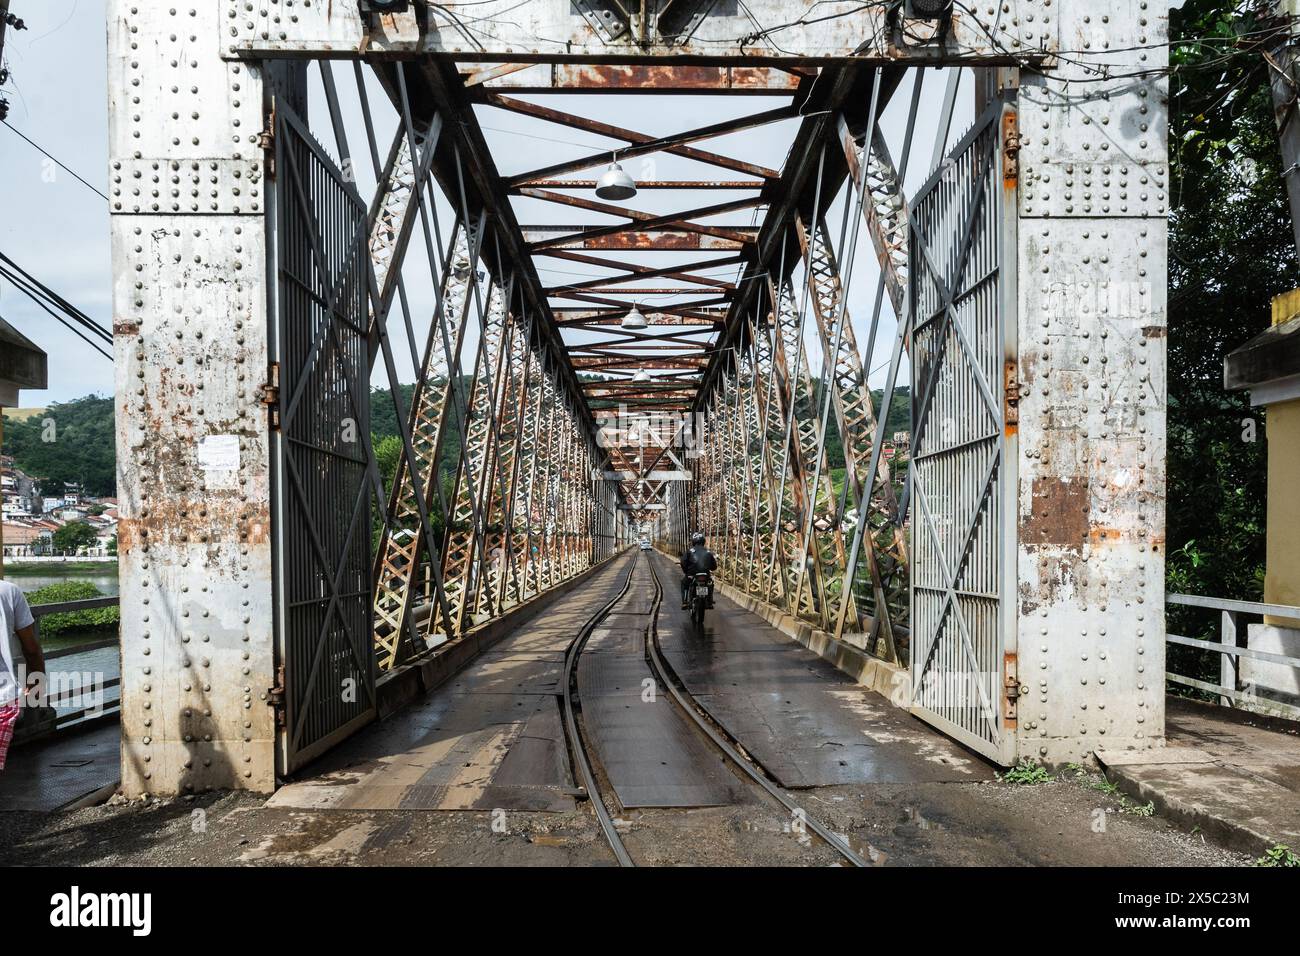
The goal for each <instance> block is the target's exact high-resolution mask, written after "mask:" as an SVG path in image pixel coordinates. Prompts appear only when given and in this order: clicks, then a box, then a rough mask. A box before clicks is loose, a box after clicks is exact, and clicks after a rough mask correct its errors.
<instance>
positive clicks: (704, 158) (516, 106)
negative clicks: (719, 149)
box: [488, 94, 799, 186]
mask: <svg viewBox="0 0 1300 956" xmlns="http://www.w3.org/2000/svg"><path fill="white" fill-rule="evenodd" d="M488 102H489V103H491V104H492V105H493V106H498V107H501V108H502V109H507V110H510V111H512V112H516V113H523V114H525V115H528V116H534V117H537V118H539V119H546V120H550V121H551V122H554V123H559V124H560V125H563V126H566V127H569V128H572V129H581V130H584V131H585V132H589V133H595V134H598V135H601V136H609V137H611V138H614V139H621V140H624V141H625V142H627V143H629V144H630V145H628V146H624V147H622V148H621V149H619V150H618V154H619V155H620V156H623V157H625V158H628V159H630V158H632V157H634V156H645V155H647V154H649V153H661V152H664V153H671V154H673V155H676V156H685V157H686V158H687V159H695V160H699V161H700V162H702V163H708V164H710V165H714V166H721V167H723V168H724V169H730V170H732V171H733V172H739V173H745V174H747V175H750V176H758V177H761V178H763V179H775V178H776V177H777V176H779V175H780V173H778V172H777V171H776V170H774V169H767V168H766V167H764V166H759V165H756V164H754V163H746V162H742V161H740V160H735V159H730V158H729V157H725V156H720V155H718V154H716V153H710V152H708V151H706V150H700V149H693V148H685V149H684V147H686V146H687V144H688V143H696V142H699V141H700V140H704V139H714V138H715V137H718V136H725V135H727V134H728V133H736V132H741V131H742V130H747V129H754V128H756V127H758V126H765V125H767V124H768V123H775V122H779V121H781V120H786V119H790V118H791V117H793V116H797V115H798V113H799V110H798V107H797V106H795V105H794V104H790V105H787V106H778V107H776V108H775V109H770V110H764V111H763V112H761V113H753V114H751V115H749V116H741V117H736V118H734V119H729V120H723V121H722V122H720V123H713V124H710V125H709V126H701V127H698V128H696V129H690V130H684V131H682V132H680V133H673V134H672V135H669V136H659V137H652V136H649V135H648V134H645V133H638V132H637V131H636V130H630V129H624V128H623V127H620V126H613V125H611V124H609V123H602V122H600V121H599V120H593V119H588V118H587V117H584V116H575V115H573V114H572V113H565V112H563V111H561V110H554V109H551V108H549V107H546V106H539V105H537V104H535V103H525V102H523V101H521V100H514V99H511V98H510V97H505V96H500V95H497V94H492V95H490V96H489V97H488ZM610 152H613V151H612V150H606V151H602V152H600V153H596V154H595V155H593V156H588V157H585V158H583V159H572V160H566V161H564V162H562V163H553V164H552V165H550V166H544V167H542V168H541V169H534V170H531V171H529V172H526V173H518V174H516V175H514V176H511V177H510V178H509V179H508V180H506V185H507V186H519V185H523V184H525V183H529V182H532V181H533V180H535V179H546V178H549V177H552V176H559V175H563V174H564V173H575V172H579V171H580V170H583V169H590V168H592V167H593V166H600V165H602V164H604V163H605V162H607V161H608V159H609V154H610Z"/></svg>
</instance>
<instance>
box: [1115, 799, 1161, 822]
mask: <svg viewBox="0 0 1300 956" xmlns="http://www.w3.org/2000/svg"><path fill="white" fill-rule="evenodd" d="M1119 802H1120V805H1121V806H1120V811H1119V812H1120V813H1127V814H1130V815H1131V816H1135V817H1153V816H1155V813H1156V803H1155V801H1154V800H1148V801H1147V802H1146V803H1133V802H1132V801H1131V800H1129V798H1128V797H1124V796H1121V797H1120V798H1119Z"/></svg>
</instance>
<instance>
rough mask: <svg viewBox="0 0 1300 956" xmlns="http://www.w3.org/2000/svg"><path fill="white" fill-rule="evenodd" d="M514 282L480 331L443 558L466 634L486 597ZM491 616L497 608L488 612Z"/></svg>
mask: <svg viewBox="0 0 1300 956" xmlns="http://www.w3.org/2000/svg"><path fill="white" fill-rule="evenodd" d="M510 291H511V290H510V284H509V283H507V284H505V285H503V284H502V283H501V282H496V281H494V282H493V283H492V285H491V289H490V291H489V293H488V297H487V303H486V309H485V310H484V313H483V320H482V323H481V325H480V329H479V332H480V334H479V341H478V351H477V354H476V356H475V364H474V372H473V376H472V378H471V380H470V400H469V404H468V409H467V413H466V421H465V438H464V444H463V445H462V447H461V453H460V463H459V466H458V468H457V470H456V476H455V478H454V479H453V482H454V483H453V486H452V494H451V498H452V501H453V505H452V509H451V515H450V520H449V522H448V526H447V548H446V551H445V552H444V554H443V572H442V573H443V587H444V588H445V590H446V594H447V601H448V604H449V605H450V607H451V625H452V628H453V633H455V634H461V633H463V631H464V629H465V627H466V626H467V625H469V624H473V623H474V614H475V612H476V610H477V608H478V601H479V598H481V597H486V596H487V595H485V594H484V593H483V592H484V589H483V587H482V586H481V585H482V580H483V571H484V566H485V564H486V561H485V550H486V545H485V542H484V540H483V538H484V533H485V528H484V526H483V502H484V495H485V492H486V490H487V483H488V476H489V474H490V472H491V470H492V467H493V449H494V447H495V441H494V439H495V429H494V427H493V426H494V425H495V422H496V407H497V401H498V396H499V389H500V386H501V380H500V377H499V374H498V373H499V372H500V369H501V355H502V349H503V348H504V346H505V339H506V328H507V325H508V324H509V317H508V315H507V312H506V303H507V301H508V299H509V296H510ZM486 613H487V614H491V613H492V608H491V607H488V608H486Z"/></svg>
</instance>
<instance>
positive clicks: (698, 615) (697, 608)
mask: <svg viewBox="0 0 1300 956" xmlns="http://www.w3.org/2000/svg"><path fill="white" fill-rule="evenodd" d="M690 595H691V620H692V621H694V622H695V625H696V626H697V627H700V626H703V624H704V612H705V611H706V610H708V609H709V608H711V607H713V575H711V574H709V572H708V571H701V572H699V573H698V574H696V575H695V577H694V579H693V580H692V581H691V589H690Z"/></svg>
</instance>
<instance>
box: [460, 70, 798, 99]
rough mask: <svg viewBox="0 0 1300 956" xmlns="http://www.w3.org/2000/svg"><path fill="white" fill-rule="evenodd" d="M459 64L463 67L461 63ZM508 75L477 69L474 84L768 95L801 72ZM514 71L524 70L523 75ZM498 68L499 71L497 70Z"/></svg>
mask: <svg viewBox="0 0 1300 956" xmlns="http://www.w3.org/2000/svg"><path fill="white" fill-rule="evenodd" d="M463 65H464V64H463ZM504 67H511V68H512V69H510V70H509V71H508V72H501V73H495V74H494V75H492V76H484V74H485V73H492V72H493V71H492V70H483V69H479V70H476V71H474V72H473V73H471V74H470V75H471V76H479V77H482V78H481V79H480V80H479V81H478V84H479V85H482V86H484V87H486V88H488V89H493V90H508V91H509V92H511V93H566V92H572V91H581V92H583V93H618V94H627V93H653V94H664V93H668V94H693V93H725V94H729V95H732V96H772V95H775V94H780V93H793V92H794V91H795V90H796V89H797V88H798V86H799V80H800V77H801V74H800V73H799V72H797V71H796V70H794V69H780V68H777V67H766V66H764V67H752V66H695V65H690V64H687V65H683V64H680V63H675V64H667V63H654V64H609V63H599V64H598V63H530V64H521V63H512V64H504V65H503V67H502V68H504ZM519 67H530V68H531V69H530V70H529V71H528V72H526V73H524V72H521V71H520V70H519V69H517V68H519ZM502 68H499V69H502Z"/></svg>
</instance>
